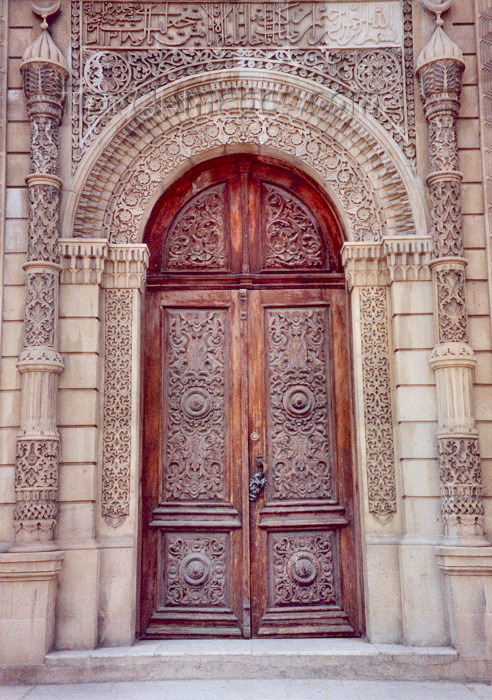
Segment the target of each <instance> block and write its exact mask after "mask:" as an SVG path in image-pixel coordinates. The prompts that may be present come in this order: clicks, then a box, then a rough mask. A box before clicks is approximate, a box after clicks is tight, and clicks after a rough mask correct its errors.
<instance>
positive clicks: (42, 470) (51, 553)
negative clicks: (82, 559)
mask: <svg viewBox="0 0 492 700" xmlns="http://www.w3.org/2000/svg"><path fill="white" fill-rule="evenodd" d="M45 5H46V3H45ZM59 5H60V3H59V2H57V1H54V2H51V3H50V4H49V9H48V10H47V11H46V12H44V11H43V10H42V9H40V5H39V3H37V4H36V5H34V4H33V9H34V10H35V11H36V12H37V13H39V14H41V15H42V16H43V24H42V25H41V29H42V31H41V34H40V35H39V37H38V38H37V39H36V40H35V41H34V43H33V44H32V45H31V46H30V47H29V48H28V49H27V50H26V52H25V54H24V56H23V60H22V62H21V73H22V77H23V81H24V94H25V97H26V105H27V112H28V115H29V119H30V121H31V150H30V171H31V174H30V175H28V177H27V184H28V187H29V232H28V250H27V262H26V264H25V266H24V268H25V271H26V283H25V284H26V307H25V339H24V349H23V351H22V353H21V355H20V358H19V362H18V368H19V372H20V373H21V398H22V404H21V419H20V430H19V435H18V440H17V453H16V470H15V493H16V501H17V503H16V507H15V512H14V530H15V544H14V546H13V547H12V548H11V550H10V551H9V552H7V553H4V554H1V555H0V598H1V599H2V601H4V603H5V604H4V606H3V610H4V613H3V615H2V618H1V620H0V662H1V663H39V662H40V661H42V660H43V658H44V655H45V653H46V652H47V651H48V650H49V649H50V648H51V646H52V643H53V634H54V621H55V595H56V579H57V576H58V573H59V571H60V569H61V559H62V553H61V552H59V551H57V548H56V547H55V545H54V543H53V536H54V528H55V523H56V512H57V504H56V499H57V491H58V455H59V437H58V429H57V388H58V375H59V373H60V372H61V370H62V368H63V362H62V358H61V355H60V353H59V352H58V277H59V270H60V266H59V258H58V219H59V195H60V187H61V181H60V179H59V177H58V175H57V170H58V127H59V124H60V121H61V117H62V111H63V104H64V93H65V81H66V77H67V75H68V70H67V67H66V63H65V60H64V58H63V55H62V54H61V52H60V51H59V50H58V48H57V47H56V45H55V44H54V42H53V40H52V39H51V37H50V34H49V32H48V23H47V21H46V17H47V16H48V15H49V14H52V13H53V12H56V11H57V10H58V8H59Z"/></svg>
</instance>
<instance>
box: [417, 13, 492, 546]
mask: <svg viewBox="0 0 492 700" xmlns="http://www.w3.org/2000/svg"><path fill="white" fill-rule="evenodd" d="M423 3H424V5H425V7H426V8H427V9H428V10H429V11H430V12H433V13H435V15H436V26H435V29H434V33H433V34H432V36H431V38H430V40H429V42H428V43H427V45H426V46H425V47H424V49H423V50H422V52H421V54H420V56H419V58H418V60H417V77H418V80H419V87H420V95H421V99H422V104H423V108H424V114H425V117H426V119H427V122H428V125H429V154H430V173H429V176H428V178H427V186H428V188H429V192H430V200H431V209H430V214H431V220H432V258H433V260H432V263H431V268H432V277H433V283H434V308H435V314H434V316H435V322H436V323H435V325H436V334H437V337H438V345H437V346H436V348H435V349H434V352H433V353H432V356H431V366H432V367H433V368H434V370H435V372H436V389H437V406H438V429H437V437H438V454H439V469H440V482H441V495H442V498H441V512H442V516H443V520H444V525H445V532H446V535H447V537H448V539H449V541H456V542H460V541H462V540H466V541H467V542H468V543H469V541H470V540H471V541H473V538H474V537H476V538H477V539H480V540H481V539H483V520H484V508H483V503H482V476H481V460H480V450H479V445H478V433H477V430H476V427H475V416H474V409H473V364H474V358H473V351H472V349H471V348H470V346H469V344H468V318H467V311H466V296H465V295H466V290H465V281H466V280H465V264H466V261H465V260H464V258H463V249H464V246H463V231H462V216H461V180H462V175H461V173H460V172H459V170H458V141H457V118H458V112H459V109H460V101H461V90H462V76H463V71H464V67H465V64H464V61H463V54H462V53H461V50H460V48H459V47H458V46H457V45H456V44H455V43H454V42H453V41H451V39H450V38H449V37H448V36H447V34H446V33H445V31H444V30H443V25H444V21H443V20H442V17H441V14H442V13H443V12H446V11H447V10H448V9H449V7H450V6H451V4H452V0H451V1H450V2H447V3H445V4H443V5H442V6H439V4H437V3H432V2H430V0H423Z"/></svg>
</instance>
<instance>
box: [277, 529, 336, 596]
mask: <svg viewBox="0 0 492 700" xmlns="http://www.w3.org/2000/svg"><path fill="white" fill-rule="evenodd" d="M334 546H335V545H334V542H333V536H332V535H331V534H316V535H304V534H302V535H283V534H282V535H271V556H272V559H273V596H272V597H273V601H272V602H273V605H330V604H335V603H336V593H337V591H336V580H335V569H334V554H333V550H334Z"/></svg>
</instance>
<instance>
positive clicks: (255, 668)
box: [0, 639, 492, 684]
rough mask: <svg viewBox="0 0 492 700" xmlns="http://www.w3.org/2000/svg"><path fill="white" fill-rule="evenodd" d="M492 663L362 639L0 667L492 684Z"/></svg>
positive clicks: (199, 644) (7, 671) (179, 676)
mask: <svg viewBox="0 0 492 700" xmlns="http://www.w3.org/2000/svg"><path fill="white" fill-rule="evenodd" d="M491 674H492V661H491V660H486V659H460V658H459V656H458V653H457V652H456V651H455V650H454V649H451V648H449V647H437V648H432V647H406V646H402V645H397V644H371V643H369V642H368V641H366V640H364V639H268V640H267V639H265V640H263V639H255V640H234V639H231V640H226V639H220V640H219V639H217V640H184V639H180V640H164V641H143V642H136V643H135V644H133V645H132V646H130V647H110V648H99V649H95V650H88V651H55V652H52V653H50V654H48V655H47V656H46V657H45V661H44V664H41V665H37V666H8V667H7V666H4V667H0V680H2V681H3V682H6V683H9V682H10V683H36V684H39V683H83V682H96V681H101V682H102V681H106V682H108V681H138V680H200V679H204V680H205V679H206V680H225V679H241V678H250V679H271V680H275V679H285V678H293V679H294V678H296V679H307V678H318V679H323V678H326V679H328V678H332V679H347V680H350V679H372V680H377V679H379V680H381V679H384V680H462V681H464V680H466V681H480V680H487V679H490V678H491V677H492V675H491Z"/></svg>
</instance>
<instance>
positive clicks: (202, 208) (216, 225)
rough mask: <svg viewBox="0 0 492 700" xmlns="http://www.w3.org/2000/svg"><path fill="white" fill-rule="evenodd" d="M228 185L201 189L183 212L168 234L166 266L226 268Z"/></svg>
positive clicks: (170, 267) (170, 268) (172, 268)
mask: <svg viewBox="0 0 492 700" xmlns="http://www.w3.org/2000/svg"><path fill="white" fill-rule="evenodd" d="M226 206H227V202H226V185H225V184H220V185H216V186H215V187H210V188H208V189H207V190H205V192H200V193H199V194H198V195H196V196H195V197H194V198H193V199H192V200H191V202H189V203H188V204H187V205H186V206H185V208H184V210H183V211H181V212H179V214H178V216H177V219H176V220H175V221H174V222H173V224H172V226H171V228H170V230H169V234H168V236H167V237H166V250H165V254H164V269H166V270H181V269H190V268H191V269H207V270H210V269H224V268H225V267H226V249H225V246H226V233H227V229H228V227H227V223H226Z"/></svg>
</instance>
